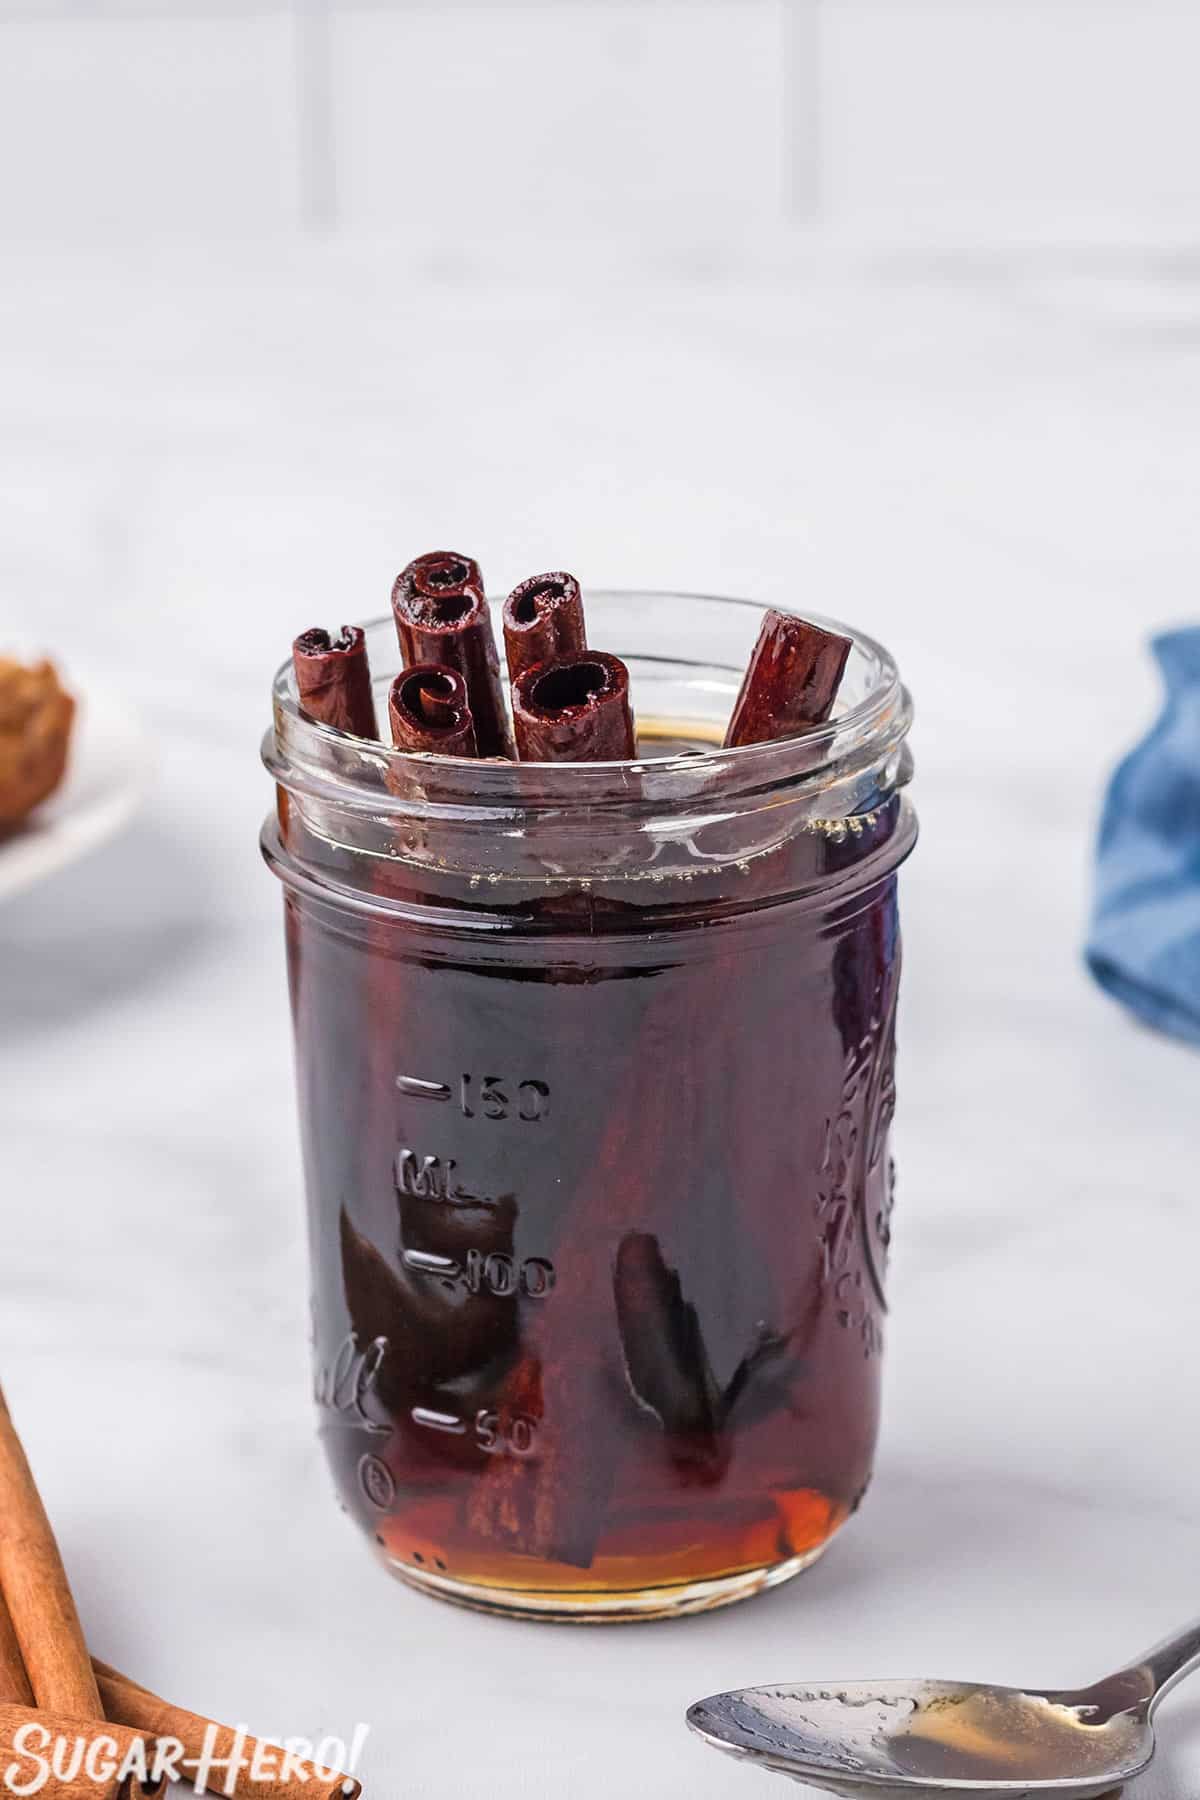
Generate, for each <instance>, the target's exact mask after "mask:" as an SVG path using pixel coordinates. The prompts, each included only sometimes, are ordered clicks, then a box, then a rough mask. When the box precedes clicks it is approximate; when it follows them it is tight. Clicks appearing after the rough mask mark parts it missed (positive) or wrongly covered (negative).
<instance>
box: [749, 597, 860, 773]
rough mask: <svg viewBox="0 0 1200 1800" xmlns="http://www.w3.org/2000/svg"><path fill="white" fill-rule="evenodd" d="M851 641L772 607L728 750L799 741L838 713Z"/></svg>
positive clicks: (766, 615) (752, 661) (753, 653)
mask: <svg viewBox="0 0 1200 1800" xmlns="http://www.w3.org/2000/svg"><path fill="white" fill-rule="evenodd" d="M851 648H852V646H851V642H850V639H849V638H846V637H839V636H838V634H837V633H836V632H833V631H823V630H822V629H821V627H820V626H819V625H814V624H813V623H812V622H811V620H809V619H800V618H797V617H796V615H795V614H794V613H782V612H776V611H774V610H773V609H772V610H771V611H769V612H767V613H766V614H765V615H764V617H763V622H762V626H761V628H760V630H759V634H758V642H757V643H756V644H755V646H754V650H753V652H752V654H751V657H750V662H749V664H748V666H747V669H746V674H745V678H744V679H743V681H742V686H741V691H740V692H739V694H738V697H737V701H736V703H735V705H734V708H733V716H732V718H731V719H730V721H729V729H728V731H727V732H726V733H725V748H726V749H727V750H731V749H735V748H737V746H739V745H741V744H765V743H769V742H771V741H772V740H774V739H775V738H785V737H794V736H795V734H796V733H797V732H800V731H804V730H806V729H807V728H808V727H809V726H810V725H820V724H823V723H824V721H825V720H826V719H827V718H828V717H829V715H830V713H831V712H832V711H833V703H834V701H835V700H836V699H837V691H838V688H839V687H840V685H841V680H842V675H843V673H844V672H845V668H846V659H847V657H848V656H849V655H850V651H851Z"/></svg>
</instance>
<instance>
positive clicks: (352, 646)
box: [292, 625, 379, 738]
mask: <svg viewBox="0 0 1200 1800" xmlns="http://www.w3.org/2000/svg"><path fill="white" fill-rule="evenodd" d="M292 667H293V669H294V670H295V672H296V687H297V689H298V690H299V694H300V709H301V711H302V712H305V713H307V714H308V717H309V718H310V719H315V720H316V721H317V723H318V724H319V725H332V726H333V728H334V730H335V731H348V732H350V734H351V735H352V736H353V737H361V738H375V737H378V736H379V731H378V728H377V726H376V723H375V701H374V699H373V698H372V695H371V666H370V664H369V662H368V661H367V645H366V640H365V638H364V637H363V634H362V630H361V628H360V627H359V626H357V625H343V626H342V629H341V631H340V633H339V634H338V636H337V637H335V638H331V637H330V635H329V633H328V632H327V631H322V630H321V628H320V626H319V625H318V626H314V627H313V629H312V630H311V631H302V632H301V633H300V636H299V637H298V638H297V639H296V641H295V643H294V644H293V645H292Z"/></svg>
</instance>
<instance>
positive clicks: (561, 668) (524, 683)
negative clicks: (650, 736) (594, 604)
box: [513, 650, 637, 762]
mask: <svg viewBox="0 0 1200 1800" xmlns="http://www.w3.org/2000/svg"><path fill="white" fill-rule="evenodd" d="M513 722H514V724H515V727H516V734H517V754H518V756H519V757H520V759H521V761H522V762H623V761H626V760H627V759H628V758H630V757H633V756H636V754H637V741H636V738H635V735H634V727H633V714H632V712H631V711H630V708H629V670H628V669H627V668H626V667H625V664H624V663H623V662H622V661H621V659H620V657H619V656H607V655H605V654H604V652H603V651H600V650H581V651H577V652H576V654H575V655H574V656H560V657H558V658H557V659H556V660H555V661H554V662H547V663H535V664H534V666H533V667H532V668H530V669H524V670H522V672H521V674H520V675H518V677H517V679H516V680H515V681H514V682H513Z"/></svg>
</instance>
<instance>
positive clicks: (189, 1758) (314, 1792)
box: [95, 1660, 362, 1800]
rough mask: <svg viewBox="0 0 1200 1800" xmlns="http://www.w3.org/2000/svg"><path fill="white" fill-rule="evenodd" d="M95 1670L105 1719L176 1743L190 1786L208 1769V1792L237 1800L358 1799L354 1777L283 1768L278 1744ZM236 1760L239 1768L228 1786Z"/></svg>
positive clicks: (307, 1765)
mask: <svg viewBox="0 0 1200 1800" xmlns="http://www.w3.org/2000/svg"><path fill="white" fill-rule="evenodd" d="M95 1669H96V1676H97V1679H98V1681H99V1683H100V1692H101V1694H102V1696H103V1698H104V1707H105V1711H106V1712H107V1714H108V1716H109V1718H110V1719H116V1720H118V1721H119V1722H120V1724H121V1725H125V1726H132V1727H134V1728H135V1729H136V1730H138V1731H144V1732H149V1733H151V1734H152V1735H153V1736H154V1737H157V1738H175V1739H177V1740H178V1742H179V1743H181V1744H182V1745H183V1756H182V1759H181V1772H182V1773H183V1774H184V1775H186V1776H187V1777H188V1779H189V1780H192V1781H194V1780H195V1778H196V1775H197V1772H198V1771H200V1770H203V1769H207V1770H208V1782H207V1785H208V1787H209V1791H210V1792H212V1793H221V1794H232V1795H235V1796H236V1797H237V1800H357V1796H358V1795H359V1794H361V1793H362V1784H361V1782H359V1781H356V1780H355V1778H354V1776H353V1775H342V1774H340V1773H339V1772H338V1771H337V1770H336V1769H323V1768H321V1767H320V1766H319V1765H318V1764H316V1763H312V1762H303V1761H301V1760H300V1759H299V1758H297V1757H289V1759H288V1761H287V1765H286V1769H285V1767H284V1752H283V1750H282V1749H280V1748H279V1747H278V1746H277V1745H273V1744H267V1743H264V1742H262V1741H260V1740H259V1739H257V1738H252V1737H247V1736H246V1735H245V1734H244V1733H243V1732H240V1731H235V1730H234V1728H233V1727H232V1726H231V1725H220V1724H218V1723H217V1722H216V1721H215V1720H214V1719H209V1718H206V1717H205V1716H204V1714H203V1713H193V1712H188V1711H187V1710H186V1708H184V1707H182V1706H174V1705H172V1703H171V1702H170V1701H169V1700H163V1699H162V1698H161V1697H160V1696H159V1695H158V1694H153V1693H151V1692H150V1689H149V1688H144V1687H142V1686H141V1685H140V1683H138V1682H136V1681H133V1680H131V1679H130V1677H129V1676H128V1675H122V1674H121V1673H120V1671H119V1670H117V1669H112V1668H110V1667H109V1666H108V1664H107V1663H102V1662H100V1661H99V1660H97V1662H96V1664H95ZM206 1751H207V1754H206ZM235 1757H236V1758H237V1759H238V1766H237V1769H236V1772H235V1773H234V1775H233V1780H232V1785H227V1772H228V1769H229V1766H230V1761H231V1760H232V1759H233V1758H235ZM210 1764H212V1766H211V1767H209V1765H210ZM255 1770H257V1771H258V1773H255V1772H254V1771H255Z"/></svg>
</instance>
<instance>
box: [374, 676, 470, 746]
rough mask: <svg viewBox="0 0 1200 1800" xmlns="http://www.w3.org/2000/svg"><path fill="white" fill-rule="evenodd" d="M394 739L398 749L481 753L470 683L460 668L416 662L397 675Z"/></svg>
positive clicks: (391, 710)
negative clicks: (468, 684)
mask: <svg viewBox="0 0 1200 1800" xmlns="http://www.w3.org/2000/svg"><path fill="white" fill-rule="evenodd" d="M388 718H389V719H390V721H391V726H392V742H393V743H394V744H395V746H396V748H397V749H398V750H427V751H434V752H436V753H437V755H439V756H478V754H479V749H478V746H477V744H476V742H475V721H474V719H473V718H472V717H471V706H470V701H469V699H468V696H467V684H466V682H465V681H464V680H463V678H462V676H461V675H460V674H459V672H458V670H457V669H447V668H444V667H443V666H442V664H440V663H414V664H413V666H412V668H411V669H406V670H405V671H404V673H403V674H402V675H397V677H396V679H395V681H393V683H392V686H391V692H390V693H389V695H388Z"/></svg>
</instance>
